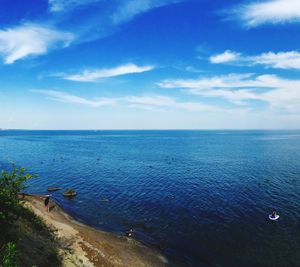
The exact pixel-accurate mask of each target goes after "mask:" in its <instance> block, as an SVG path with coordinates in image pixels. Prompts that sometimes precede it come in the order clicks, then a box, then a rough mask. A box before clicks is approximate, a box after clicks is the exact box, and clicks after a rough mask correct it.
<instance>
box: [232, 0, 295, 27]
mask: <svg viewBox="0 0 300 267" xmlns="http://www.w3.org/2000/svg"><path fill="white" fill-rule="evenodd" d="M230 13H231V14H230V16H232V15H235V16H237V17H238V18H239V19H240V20H242V21H243V22H244V23H245V25H247V26H248V27H256V26H259V25H261V24H267V23H268V24H278V23H291V22H300V1H299V0H264V1H261V2H257V1H255V2H254V1H253V2H252V3H249V4H244V5H241V6H238V7H236V8H234V9H233V10H231V12H230Z"/></svg>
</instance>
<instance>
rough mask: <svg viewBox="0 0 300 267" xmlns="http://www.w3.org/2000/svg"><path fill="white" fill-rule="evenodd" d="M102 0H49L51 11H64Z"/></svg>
mask: <svg viewBox="0 0 300 267" xmlns="http://www.w3.org/2000/svg"><path fill="white" fill-rule="evenodd" d="M99 1H102V0H49V1H48V4H49V10H50V12H54V13H55V12H63V11H68V12H69V11H70V10H71V9H73V8H76V7H79V6H83V5H88V4H91V3H96V2H99Z"/></svg>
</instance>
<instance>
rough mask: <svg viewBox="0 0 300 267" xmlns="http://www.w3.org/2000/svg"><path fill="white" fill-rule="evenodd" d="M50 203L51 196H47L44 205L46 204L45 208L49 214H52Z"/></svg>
mask: <svg viewBox="0 0 300 267" xmlns="http://www.w3.org/2000/svg"><path fill="white" fill-rule="evenodd" d="M49 202H50V195H47V196H46V198H45V200H44V204H45V208H46V211H47V212H50V205H49Z"/></svg>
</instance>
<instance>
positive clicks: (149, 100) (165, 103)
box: [31, 90, 223, 112]
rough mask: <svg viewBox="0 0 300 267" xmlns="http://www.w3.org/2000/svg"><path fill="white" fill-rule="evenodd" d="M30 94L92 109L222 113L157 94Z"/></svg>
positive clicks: (203, 105) (60, 92) (217, 108)
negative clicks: (125, 108)
mask: <svg viewBox="0 0 300 267" xmlns="http://www.w3.org/2000/svg"><path fill="white" fill-rule="evenodd" d="M31 92H32V93H38V94H42V95H45V96H46V97H47V98H48V99H50V100H53V101H57V102H62V103H69V104H80V105H84V106H89V107H93V108H98V107H103V106H116V105H122V106H125V107H129V108H135V109H145V110H164V109H177V110H185V111H190V112H197V111H198V112H201V111H203V112H204V111H205V112H220V111H223V109H221V108H220V107H217V106H214V105H208V104H204V103H200V102H188V101H178V100H177V99H175V98H173V97H169V96H165V95H158V94H154V95H148V96H147V95H143V96H123V97H111V98H107V97H105V98H103V97H99V98H94V99H87V98H85V97H79V96H76V95H72V94H69V93H66V92H62V91H56V90H31Z"/></svg>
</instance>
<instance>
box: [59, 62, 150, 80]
mask: <svg viewBox="0 0 300 267" xmlns="http://www.w3.org/2000/svg"><path fill="white" fill-rule="evenodd" d="M153 68H154V67H153V66H137V65H135V64H126V65H122V66H118V67H115V68H111V69H94V70H84V71H82V72H80V73H77V74H71V75H65V74H60V75H59V76H62V77H63V79H65V80H70V81H77V82H95V81H98V80H99V79H102V78H109V77H115V76H121V75H126V74H132V73H141V72H146V71H150V70H152V69H153Z"/></svg>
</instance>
